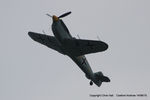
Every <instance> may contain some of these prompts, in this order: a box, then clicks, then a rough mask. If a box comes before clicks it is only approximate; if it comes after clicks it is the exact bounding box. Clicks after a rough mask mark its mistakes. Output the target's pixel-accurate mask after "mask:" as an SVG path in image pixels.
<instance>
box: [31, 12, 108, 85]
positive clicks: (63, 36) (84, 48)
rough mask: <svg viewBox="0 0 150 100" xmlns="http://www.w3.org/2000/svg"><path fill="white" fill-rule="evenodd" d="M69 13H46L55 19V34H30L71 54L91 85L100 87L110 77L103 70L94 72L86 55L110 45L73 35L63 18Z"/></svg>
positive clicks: (37, 39) (62, 52)
mask: <svg viewBox="0 0 150 100" xmlns="http://www.w3.org/2000/svg"><path fill="white" fill-rule="evenodd" d="M69 14H71V12H67V13H64V14H62V15H61V16H59V17H57V16H56V15H53V16H51V15H49V14H46V15H48V16H49V17H51V18H52V20H53V23H52V31H53V34H54V36H49V35H46V34H40V33H36V32H28V35H29V36H30V37H31V38H32V39H33V40H34V41H36V42H39V43H41V44H43V45H45V46H47V47H49V48H51V49H54V50H56V51H58V52H59V53H61V54H64V55H67V56H69V57H70V58H71V59H72V60H73V61H74V62H75V63H76V64H77V65H78V66H79V68H80V69H81V70H82V71H83V72H84V73H85V76H86V77H87V79H89V80H90V85H93V82H94V83H95V84H96V85H97V86H98V87H100V86H101V84H102V82H110V79H109V78H108V77H107V76H104V75H103V73H102V72H101V71H99V72H95V73H94V72H93V71H92V69H91V67H90V65H89V63H88V61H87V59H86V57H85V55H86V54H90V53H96V52H102V51H105V50H106V49H107V48H108V45H107V44H106V43H105V42H102V41H100V40H86V39H76V38H75V37H72V36H71V34H70V32H69V30H68V28H67V27H66V25H65V24H64V22H63V21H62V19H61V18H63V17H65V16H67V15H69Z"/></svg>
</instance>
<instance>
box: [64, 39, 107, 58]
mask: <svg viewBox="0 0 150 100" xmlns="http://www.w3.org/2000/svg"><path fill="white" fill-rule="evenodd" d="M64 44H65V48H67V50H68V52H69V53H71V55H74V56H81V55H85V54H90V53H96V52H102V51H105V50H106V49H107V48H108V45H107V44H106V43H105V42H102V41H96V40H83V39H65V40H64Z"/></svg>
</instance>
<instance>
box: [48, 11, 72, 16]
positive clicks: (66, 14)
mask: <svg viewBox="0 0 150 100" xmlns="http://www.w3.org/2000/svg"><path fill="white" fill-rule="evenodd" d="M69 14H71V11H69V12H66V13H64V14H62V15H60V16H59V17H58V18H63V17H66V16H68V15H69ZM46 15H47V16H49V17H53V16H52V15H50V14H46Z"/></svg>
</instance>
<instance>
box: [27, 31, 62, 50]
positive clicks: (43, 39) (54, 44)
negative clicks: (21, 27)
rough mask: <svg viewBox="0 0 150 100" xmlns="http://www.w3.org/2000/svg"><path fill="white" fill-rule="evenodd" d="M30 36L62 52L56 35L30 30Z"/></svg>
mask: <svg viewBox="0 0 150 100" xmlns="http://www.w3.org/2000/svg"><path fill="white" fill-rule="evenodd" d="M28 34H29V36H30V37H31V38H32V39H33V40H34V41H36V42H39V43H41V44H43V45H46V46H47V47H49V48H52V49H54V50H56V51H58V52H60V53H62V52H61V49H60V47H59V45H58V43H57V40H56V39H55V37H54V36H48V35H45V34H40V33H35V32H28Z"/></svg>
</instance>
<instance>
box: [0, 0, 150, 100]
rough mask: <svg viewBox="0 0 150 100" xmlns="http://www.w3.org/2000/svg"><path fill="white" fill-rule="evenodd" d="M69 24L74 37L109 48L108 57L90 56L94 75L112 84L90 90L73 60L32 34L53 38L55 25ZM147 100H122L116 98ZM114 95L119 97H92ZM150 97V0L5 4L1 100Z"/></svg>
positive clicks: (19, 0)
mask: <svg viewBox="0 0 150 100" xmlns="http://www.w3.org/2000/svg"><path fill="white" fill-rule="evenodd" d="M67 11H72V14H71V15H69V16H67V17H65V18H63V21H64V22H65V24H66V25H67V27H68V28H69V30H70V32H71V34H72V36H74V37H77V34H79V36H80V38H83V39H93V40H97V36H99V37H100V39H101V40H102V41H104V42H106V43H108V44H109V49H108V50H107V51H105V52H102V53H95V54H90V55H86V57H87V59H88V61H89V64H90V65H91V67H92V69H93V71H94V72H97V71H102V72H103V73H104V75H106V76H108V77H110V79H111V82H110V83H103V84H102V86H101V87H97V86H96V85H93V86H90V85H89V80H87V79H86V78H85V75H84V73H83V72H82V71H81V70H80V69H79V68H78V66H77V65H76V64H75V63H74V62H73V61H72V60H71V59H70V58H69V57H67V56H64V55H62V54H59V53H58V52H56V51H54V50H52V49H49V48H47V47H46V46H43V45H41V44H39V43H37V42H35V41H33V40H32V39H31V38H30V37H29V36H28V34H27V33H28V31H34V32H39V33H42V30H44V31H45V33H46V34H48V35H53V33H52V31H51V24H52V20H51V19H50V18H49V17H47V16H46V15H45V14H46V13H49V14H51V15H53V14H55V15H57V16H59V15H61V14H63V13H65V12H67ZM121 93H122V94H147V95H148V96H147V97H120V98H119V97H116V96H115V95H116V94H121ZM90 94H114V97H99V98H95V97H90V96H89V95H90ZM149 94H150V1H149V0H1V1H0V100H81V99H82V100H91V99H92V100H93V99H94V100H97V99H99V100H100V99H103V100H114V99H116V100H120V99H123V100H126V99H132V100H137V99H138V100H148V99H150V97H149Z"/></svg>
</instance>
